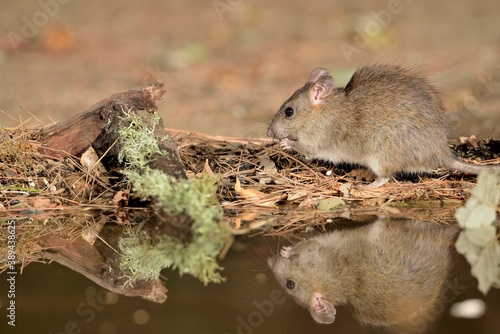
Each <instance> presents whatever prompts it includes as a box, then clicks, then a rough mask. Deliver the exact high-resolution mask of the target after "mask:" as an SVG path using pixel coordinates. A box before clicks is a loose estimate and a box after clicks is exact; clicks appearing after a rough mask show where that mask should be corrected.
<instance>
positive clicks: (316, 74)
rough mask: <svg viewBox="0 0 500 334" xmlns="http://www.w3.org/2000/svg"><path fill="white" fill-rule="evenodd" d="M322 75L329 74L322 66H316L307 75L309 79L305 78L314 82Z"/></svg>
mask: <svg viewBox="0 0 500 334" xmlns="http://www.w3.org/2000/svg"><path fill="white" fill-rule="evenodd" d="M323 75H330V73H329V72H328V70H327V69H326V68H324V67H317V68H315V69H314V70H313V71H312V72H311V74H310V75H309V79H307V81H312V82H316V80H318V79H319V77H320V76H323Z"/></svg>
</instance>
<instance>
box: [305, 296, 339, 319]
mask: <svg viewBox="0 0 500 334" xmlns="http://www.w3.org/2000/svg"><path fill="white" fill-rule="evenodd" d="M310 310H311V316H312V317H313V319H314V320H316V322H317V323H319V324H331V323H332V322H334V321H335V316H336V315H337V310H336V309H335V307H334V306H333V304H332V303H330V302H329V301H328V300H326V298H325V297H324V296H323V295H322V294H320V293H317V292H315V293H314V294H313V297H312V300H311V309H310Z"/></svg>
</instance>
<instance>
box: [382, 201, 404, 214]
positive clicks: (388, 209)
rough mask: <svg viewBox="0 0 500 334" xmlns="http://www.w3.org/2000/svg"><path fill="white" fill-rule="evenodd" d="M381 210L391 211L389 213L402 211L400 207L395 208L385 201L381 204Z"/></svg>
mask: <svg viewBox="0 0 500 334" xmlns="http://www.w3.org/2000/svg"><path fill="white" fill-rule="evenodd" d="M380 210H382V211H386V212H389V213H392V214H395V215H397V214H400V213H401V210H399V209H398V208H395V207H393V206H390V205H389V204H388V203H383V204H382V205H381V206H380Z"/></svg>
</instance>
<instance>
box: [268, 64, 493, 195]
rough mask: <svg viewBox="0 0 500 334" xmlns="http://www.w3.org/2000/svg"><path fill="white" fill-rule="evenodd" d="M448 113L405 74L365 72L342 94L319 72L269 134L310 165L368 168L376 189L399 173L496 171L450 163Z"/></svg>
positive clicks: (381, 68) (393, 69)
mask: <svg viewBox="0 0 500 334" xmlns="http://www.w3.org/2000/svg"><path fill="white" fill-rule="evenodd" d="M444 113H445V110H444V106H443V103H442V101H441V98H440V96H439V94H438V92H437V91H436V90H435V89H434V88H433V87H432V86H431V85H430V84H429V83H428V81H427V80H426V79H424V78H421V77H419V76H418V75H416V74H415V73H414V72H413V71H411V70H408V69H404V68H403V67H400V66H394V65H373V66H365V67H361V68H359V69H358V70H357V71H356V73H354V75H353V76H352V78H351V80H350V81H349V83H348V84H347V86H346V87H345V88H336V89H334V83H333V78H332V77H331V75H330V74H329V73H328V70H326V69H325V68H317V69H315V70H314V71H312V73H311V75H310V76H309V80H308V81H307V83H306V84H305V85H304V86H303V87H302V88H300V89H298V90H297V91H296V92H295V93H294V94H293V95H292V96H291V97H290V98H289V99H288V100H287V101H285V103H284V104H283V105H282V106H281V108H280V110H279V111H278V112H277V113H276V115H275V116H274V118H273V120H272V122H271V125H270V126H269V129H268V130H267V134H268V136H270V137H273V138H276V139H278V140H280V144H281V147H283V148H284V149H293V150H295V151H297V152H299V153H302V154H304V155H306V156H307V157H309V158H316V159H323V160H327V161H331V162H334V163H335V162H348V163H355V164H360V165H363V166H367V167H369V168H370V169H371V170H372V171H373V172H374V173H375V175H376V176H377V179H376V180H375V181H374V182H373V183H372V184H370V186H372V187H378V186H381V185H383V184H385V183H386V182H387V181H388V180H389V178H390V177H391V175H393V174H394V173H396V172H416V173H418V172H429V171H431V170H434V169H437V168H453V169H458V170H460V171H463V172H467V173H471V174H478V173H479V172H480V171H481V170H483V169H488V168H490V169H491V168H495V167H485V166H479V165H474V164H471V163H467V162H464V161H460V160H457V159H456V158H455V157H454V156H453V155H452V153H451V151H450V149H449V147H448V142H447V131H448V123H447V121H446V120H445V116H444ZM497 168H498V169H500V167H497Z"/></svg>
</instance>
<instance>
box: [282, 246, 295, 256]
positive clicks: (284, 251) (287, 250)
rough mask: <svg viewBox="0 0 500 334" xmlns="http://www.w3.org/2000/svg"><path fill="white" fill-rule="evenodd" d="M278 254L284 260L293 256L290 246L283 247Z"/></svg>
mask: <svg viewBox="0 0 500 334" xmlns="http://www.w3.org/2000/svg"><path fill="white" fill-rule="evenodd" d="M280 254H281V256H283V257H284V258H286V259H288V258H289V257H290V256H292V255H293V248H292V247H290V246H287V247H283V248H281V251H280Z"/></svg>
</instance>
